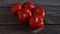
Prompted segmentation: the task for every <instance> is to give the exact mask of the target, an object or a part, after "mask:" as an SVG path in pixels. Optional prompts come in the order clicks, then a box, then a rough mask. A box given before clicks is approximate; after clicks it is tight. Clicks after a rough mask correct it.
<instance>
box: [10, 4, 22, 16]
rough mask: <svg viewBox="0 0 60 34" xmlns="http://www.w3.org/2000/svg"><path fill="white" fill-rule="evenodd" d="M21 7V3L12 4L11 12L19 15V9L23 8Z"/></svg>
mask: <svg viewBox="0 0 60 34" xmlns="http://www.w3.org/2000/svg"><path fill="white" fill-rule="evenodd" d="M21 7H22V6H21V4H19V3H16V4H14V5H12V6H11V8H10V12H11V13H12V14H14V15H17V13H18V11H19V10H21Z"/></svg>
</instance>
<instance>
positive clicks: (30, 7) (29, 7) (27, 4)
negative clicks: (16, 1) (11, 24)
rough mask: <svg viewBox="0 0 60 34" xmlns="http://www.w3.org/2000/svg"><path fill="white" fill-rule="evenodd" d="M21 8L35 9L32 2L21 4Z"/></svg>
mask: <svg viewBox="0 0 60 34" xmlns="http://www.w3.org/2000/svg"><path fill="white" fill-rule="evenodd" d="M23 7H26V8H28V9H32V8H35V5H34V4H33V3H32V2H26V3H24V4H23Z"/></svg>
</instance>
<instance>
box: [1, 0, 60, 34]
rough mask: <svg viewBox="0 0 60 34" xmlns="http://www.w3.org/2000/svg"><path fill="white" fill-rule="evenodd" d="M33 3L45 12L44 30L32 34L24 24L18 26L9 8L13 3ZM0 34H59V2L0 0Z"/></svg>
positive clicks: (59, 0)
mask: <svg viewBox="0 0 60 34" xmlns="http://www.w3.org/2000/svg"><path fill="white" fill-rule="evenodd" d="M27 1H30V2H33V3H34V4H35V5H36V6H43V7H44V8H45V10H46V17H45V26H44V29H43V30H42V31H40V32H38V33H32V32H31V30H30V28H29V27H28V26H27V25H26V24H18V23H19V21H18V19H17V17H16V16H14V15H12V14H11V13H10V11H9V8H10V6H11V5H12V4H14V3H21V4H23V3H24V2H27ZM0 34H60V0H0Z"/></svg>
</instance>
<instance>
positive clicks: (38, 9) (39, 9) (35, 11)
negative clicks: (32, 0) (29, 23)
mask: <svg viewBox="0 0 60 34" xmlns="http://www.w3.org/2000/svg"><path fill="white" fill-rule="evenodd" d="M32 13H33V14H39V15H40V16H42V17H45V9H44V8H43V7H36V8H34V9H33V10H32Z"/></svg>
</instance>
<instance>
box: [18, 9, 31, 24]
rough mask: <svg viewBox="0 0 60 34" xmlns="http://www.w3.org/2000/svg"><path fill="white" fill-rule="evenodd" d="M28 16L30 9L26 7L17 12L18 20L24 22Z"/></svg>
mask: <svg viewBox="0 0 60 34" xmlns="http://www.w3.org/2000/svg"><path fill="white" fill-rule="evenodd" d="M30 16H32V13H31V11H30V10H29V9H28V8H23V9H22V10H20V11H19V12H18V19H19V20H20V22H22V23H25V22H27V21H28V20H29V18H30Z"/></svg>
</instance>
